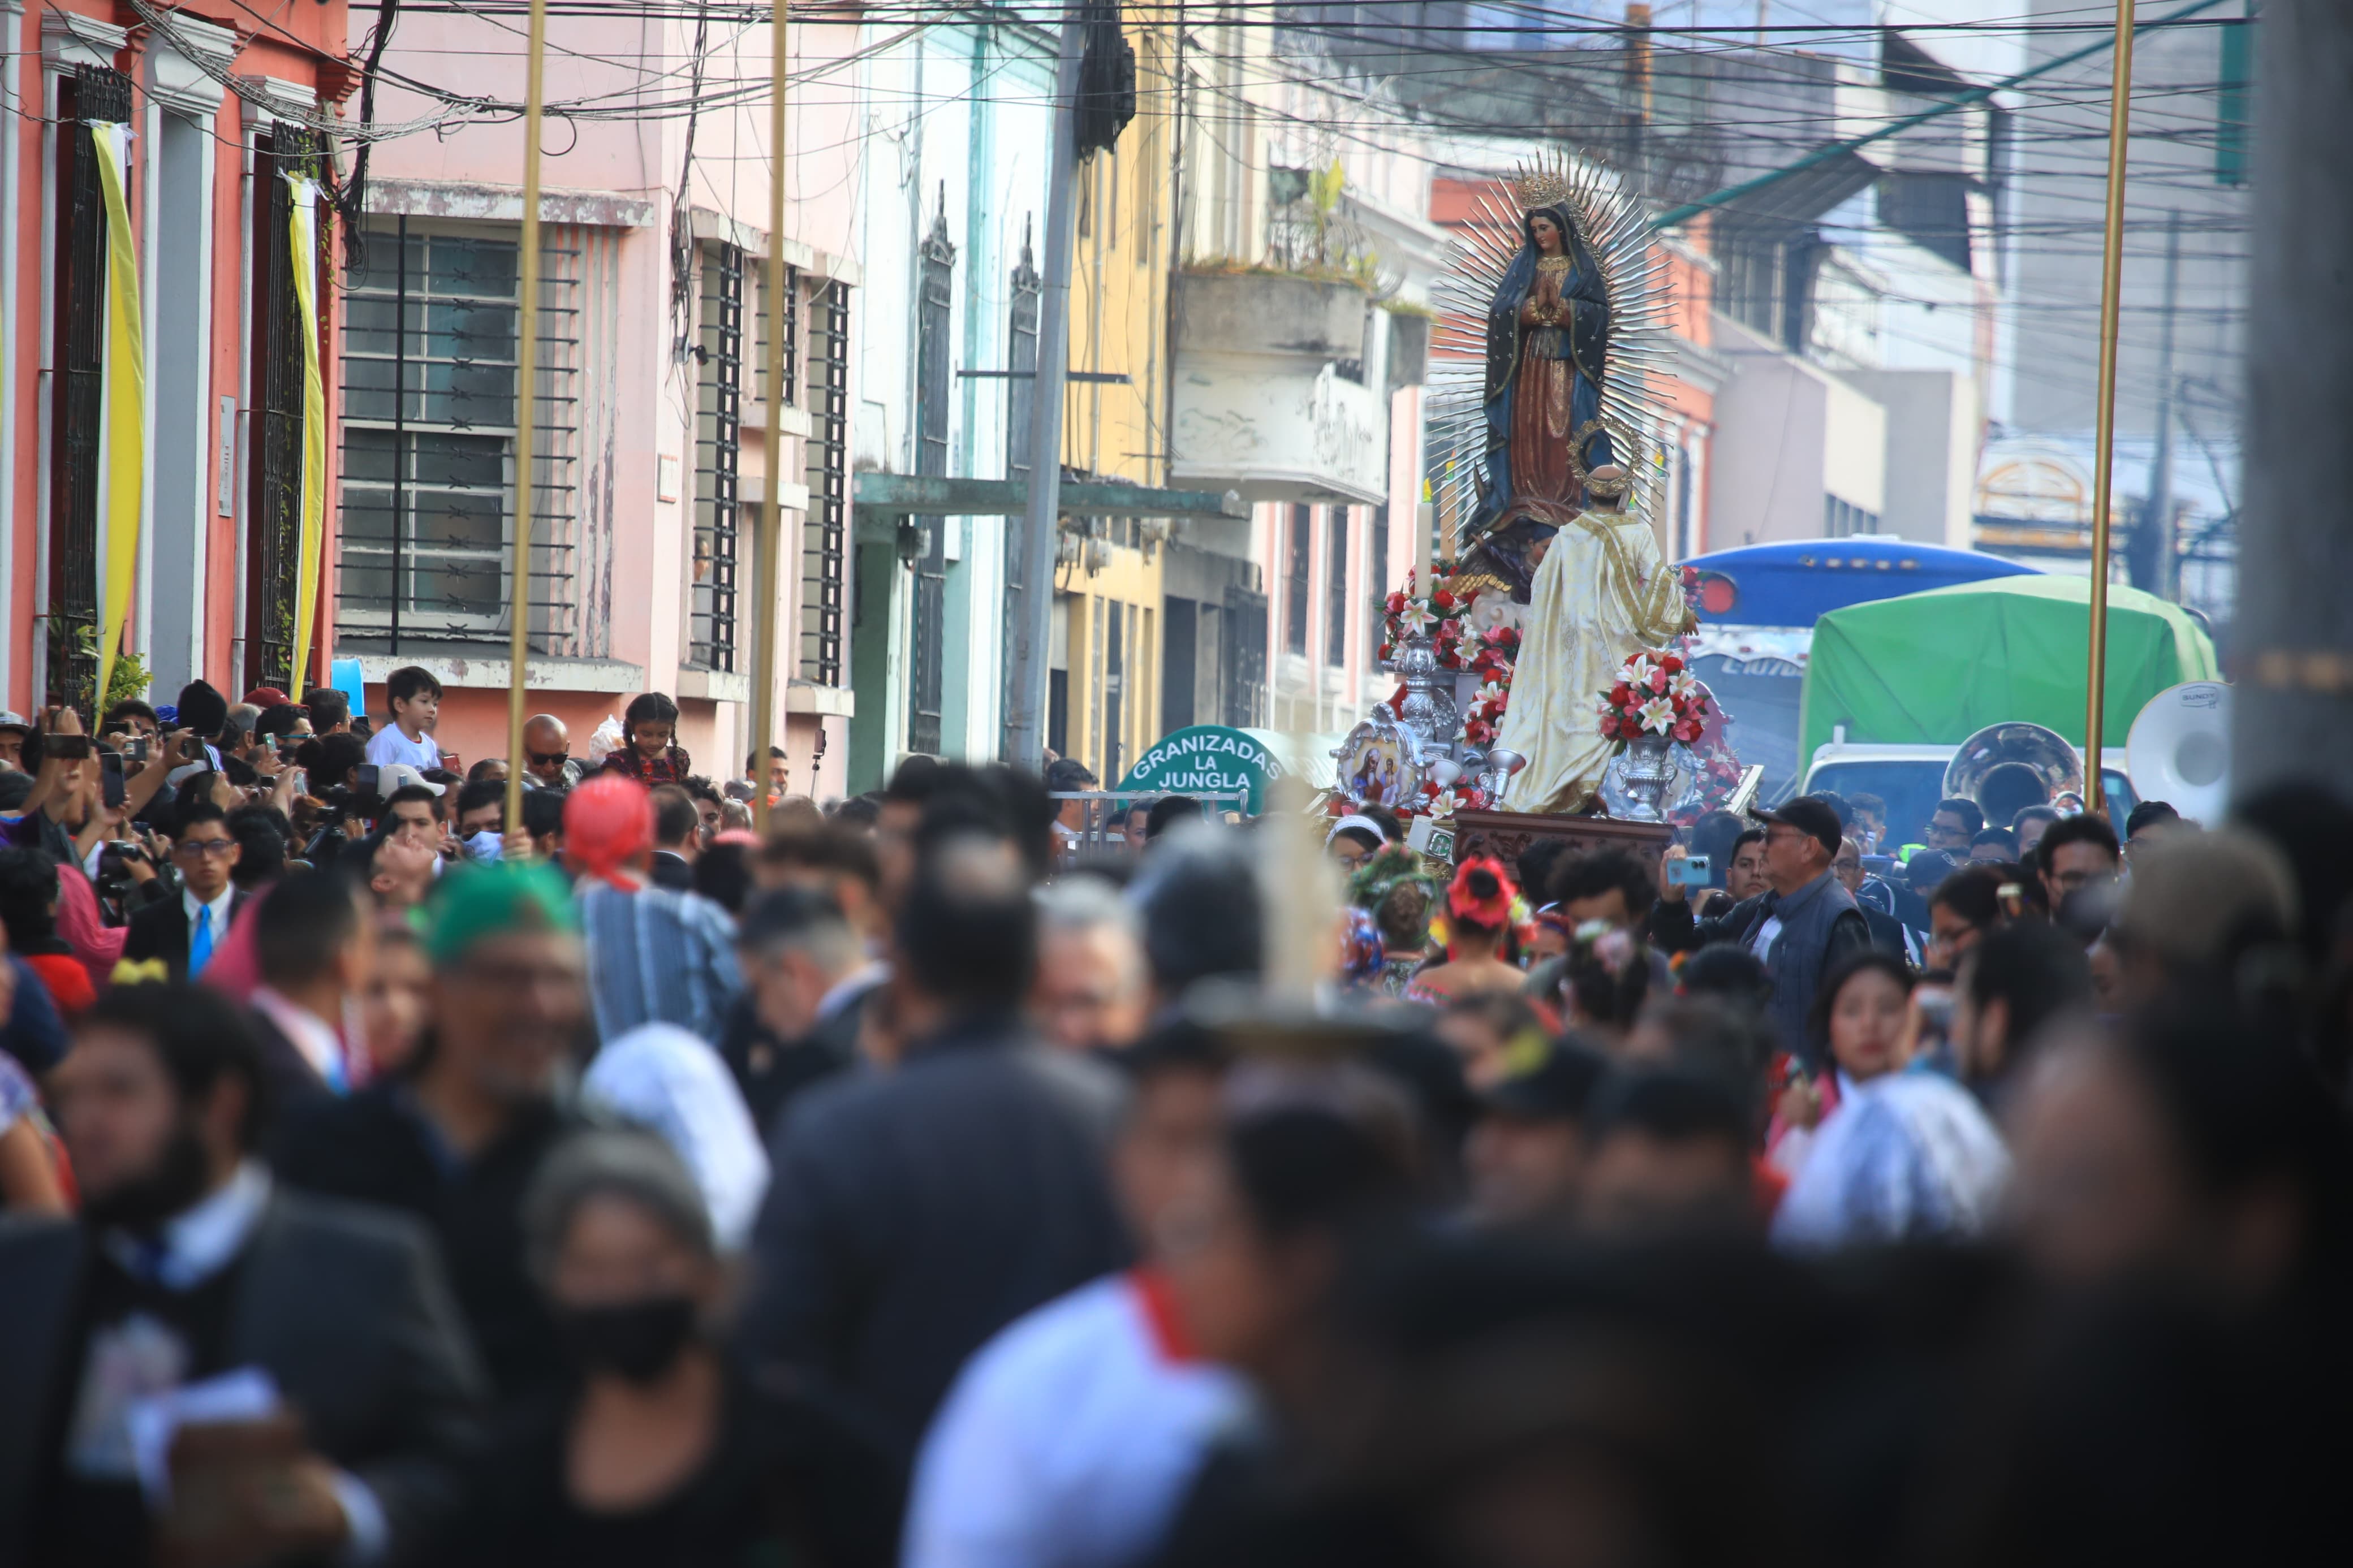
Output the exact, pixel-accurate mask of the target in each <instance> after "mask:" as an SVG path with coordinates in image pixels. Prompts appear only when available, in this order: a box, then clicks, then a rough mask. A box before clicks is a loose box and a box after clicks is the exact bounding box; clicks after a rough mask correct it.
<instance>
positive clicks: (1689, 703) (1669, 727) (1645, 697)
mask: <svg viewBox="0 0 2353 1568" xmlns="http://www.w3.org/2000/svg"><path fill="white" fill-rule="evenodd" d="M1599 710H1600V713H1601V733H1602V735H1603V737H1604V738H1605V739H1608V740H1612V741H1616V742H1618V744H1619V746H1620V749H1621V750H1622V749H1623V748H1624V746H1625V744H1626V742H1629V741H1632V740H1637V739H1639V738H1641V737H1642V736H1646V735H1658V736H1662V737H1663V738H1665V739H1667V740H1670V741H1681V742H1683V744H1685V745H1690V744H1691V743H1692V742H1694V741H1696V740H1698V739H1699V736H1700V731H1702V730H1703V729H1704V728H1705V727H1706V725H1707V715H1708V701H1707V694H1706V692H1705V691H1704V690H1702V689H1700V687H1699V683H1698V681H1697V680H1695V679H1693V676H1692V672H1691V668H1690V667H1689V666H1688V665H1686V664H1685V663H1684V662H1683V657H1682V656H1681V655H1679V654H1672V653H1662V652H1660V651H1658V650H1656V649H1650V648H1646V649H1644V650H1643V651H1642V652H1641V653H1638V654H1636V655H1635V656H1634V657H1633V658H1630V659H1628V660H1627V661H1626V662H1625V663H1624V664H1623V665H1621V666H1620V668H1619V670H1618V676H1617V682H1616V684H1615V685H1613V686H1611V687H1610V688H1609V690H1607V691H1605V692H1603V693H1601V700H1600V702H1599Z"/></svg>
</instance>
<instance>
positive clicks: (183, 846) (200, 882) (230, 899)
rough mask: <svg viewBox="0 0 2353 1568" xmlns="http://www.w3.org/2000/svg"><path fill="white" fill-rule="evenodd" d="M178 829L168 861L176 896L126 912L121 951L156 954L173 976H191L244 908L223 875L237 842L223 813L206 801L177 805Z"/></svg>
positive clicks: (137, 956)
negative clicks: (174, 874) (128, 926)
mask: <svg viewBox="0 0 2353 1568" xmlns="http://www.w3.org/2000/svg"><path fill="white" fill-rule="evenodd" d="M179 816H180V821H179V833H178V836H177V837H174V839H173V841H172V865H173V866H174V868H175V869H177V870H178V871H179V873H180V896H179V897H178V898H176V899H158V900H155V901H154V902H153V903H151V904H148V905H147V906H145V907H144V908H142V909H141V910H139V911H138V912H137V913H135V914H133V915H132V917H131V930H130V933H129V934H128V935H127V936H125V937H124V938H123V942H122V956H123V957H125V958H127V959H131V960H133V961H143V960H146V959H151V958H160V959H162V960H163V961H164V965H165V967H166V968H168V969H169V970H170V971H171V974H172V978H173V979H174V980H194V979H195V978H196V976H198V975H199V974H202V973H204V970H205V965H206V964H207V963H211V962H212V959H213V954H214V953H216V952H219V951H220V950H221V948H222V947H223V946H224V945H225V944H226V943H227V941H228V931H229V927H230V925H231V924H233V923H234V922H235V921H236V920H237V915H238V913H239V912H240V911H242V910H244V908H245V894H244V893H242V892H240V891H239V890H238V889H237V888H236V887H235V886H234V885H232V884H231V883H230V881H229V879H228V874H229V871H230V869H231V868H233V867H235V866H236V865H237V840H236V838H235V837H232V836H231V835H230V833H229V830H228V818H227V815H226V814H225V813H224V812H222V810H221V808H220V807H219V806H217V805H214V804H213V803H212V802H210V801H192V802H190V803H189V804H187V805H184V806H182V807H181V808H180V813H179Z"/></svg>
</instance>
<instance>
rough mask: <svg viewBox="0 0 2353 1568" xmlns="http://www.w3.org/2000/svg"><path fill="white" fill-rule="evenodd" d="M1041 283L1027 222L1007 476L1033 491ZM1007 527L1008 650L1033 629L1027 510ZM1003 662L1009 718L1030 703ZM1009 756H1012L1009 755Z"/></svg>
mask: <svg viewBox="0 0 2353 1568" xmlns="http://www.w3.org/2000/svg"><path fill="white" fill-rule="evenodd" d="M1039 291H1040V285H1039V277H1038V268H1037V267H1036V266H1035V264H1034V262H1033V258H1032V257H1031V255H1030V249H1029V230H1028V228H1027V227H1026V226H1025V227H1024V228H1023V230H1022V234H1021V259H1020V261H1019V262H1018V263H1017V264H1016V265H1015V267H1014V268H1013V279H1012V294H1011V304H1010V305H1009V306H1008V310H1007V318H1006V344H1007V349H1008V360H1007V368H1008V369H1009V370H1011V371H1012V373H1013V376H1012V379H1011V380H1009V381H1008V382H1007V383H1006V387H1007V395H1006V405H1007V407H1006V419H1005V477H1006V478H1007V479H1011V480H1012V481H1013V482H1014V483H1015V484H1017V485H1019V486H1020V487H1021V488H1022V492H1023V494H1025V495H1026V494H1028V492H1029V436H1030V430H1029V419H1030V410H1031V409H1032V408H1033V407H1035V406H1036V399H1037V395H1038V382H1037V375H1038V300H1039ZM1006 521H1007V523H1008V527H1007V528H1006V531H1005V540H1006V551H1005V638H1004V641H1003V642H1002V643H1001V644H1000V645H999V646H1000V647H1003V648H1005V649H1006V650H1007V651H1008V654H1009V653H1010V651H1011V650H1012V648H1013V647H1015V646H1016V645H1017V644H1018V642H1019V640H1020V639H1021V638H1023V637H1030V636H1032V635H1034V633H1035V631H1036V628H1035V627H1033V626H1031V625H1030V622H1029V615H1030V612H1029V585H1028V584H1027V582H1026V581H1025V580H1024V578H1023V576H1022V573H1023V572H1024V571H1025V570H1026V569H1027V563H1028V561H1029V519H1028V518H1027V517H1026V516H1022V517H1013V518H1008V519H1007V520H1006ZM1035 656H1036V657H1037V658H1040V659H1043V658H1045V657H1046V654H1045V650H1044V649H1042V648H1040V649H1038V650H1036V655H1035ZM1004 663H1005V678H1004V679H1005V687H1004V696H1003V711H1004V714H1005V716H1006V717H1008V719H1009V718H1010V717H1011V716H1012V715H1014V714H1016V713H1018V712H1020V711H1021V710H1022V709H1023V708H1024V707H1025V706H1026V705H1027V704H1028V703H1029V693H1028V692H1026V691H1016V690H1015V689H1013V679H1014V677H1015V675H1016V674H1018V670H1017V669H1016V668H1015V666H1014V661H1013V659H1012V658H1009V657H1008V658H1006V659H1005V661H1004ZM1012 740H1013V731H1011V730H1010V729H1009V728H1008V730H1007V731H1006V742H1007V743H1008V745H1009V744H1011V743H1012ZM1010 760H1011V759H1010V757H1008V761H1010Z"/></svg>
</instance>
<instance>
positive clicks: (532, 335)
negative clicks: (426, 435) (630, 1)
mask: <svg viewBox="0 0 2353 1568" xmlns="http://www.w3.org/2000/svg"><path fill="white" fill-rule="evenodd" d="M524 47H525V49H526V50H527V51H528V53H527V58H525V60H524V62H523V110H522V137H523V141H522V257H521V258H518V259H519V261H520V263H521V264H520V266H519V267H518V268H516V271H517V274H518V278H519V285H518V288H519V296H520V297H519V298H518V300H517V301H516V303H517V305H518V307H519V308H518V309H517V310H516V312H515V316H516V320H515V383H516V386H515V393H516V395H515V486H514V498H515V499H514V566H513V570H512V574H511V578H510V582H509V584H508V605H507V615H508V616H509V618H510V619H511V620H512V623H513V627H512V631H511V633H510V634H509V636H508V639H507V812H506V826H507V831H508V832H510V833H512V832H513V831H514V830H515V829H516V828H518V827H521V826H522V779H523V772H522V768H523V754H522V710H523V689H524V686H525V684H526V682H525V679H524V676H525V672H526V670H527V668H528V666H529V663H530V658H531V509H532V507H533V503H534V502H535V500H537V496H538V487H537V486H536V485H535V484H534V483H533V473H532V455H533V445H534V442H535V439H536V437H537V436H538V433H539V121H540V115H541V110H543V107H544V106H545V101H546V71H545V64H546V58H547V0H531V37H530V42H529V43H527V44H526V45H525V46H524Z"/></svg>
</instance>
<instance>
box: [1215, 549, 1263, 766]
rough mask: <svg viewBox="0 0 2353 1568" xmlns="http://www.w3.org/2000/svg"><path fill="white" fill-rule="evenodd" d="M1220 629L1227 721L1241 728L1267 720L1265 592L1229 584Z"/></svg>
mask: <svg viewBox="0 0 2353 1568" xmlns="http://www.w3.org/2000/svg"><path fill="white" fill-rule="evenodd" d="M1219 618H1220V619H1221V620H1223V621H1224V623H1225V624H1224V626H1222V627H1221V628H1220V629H1221V631H1222V634H1223V643H1224V646H1223V647H1220V648H1219V660H1218V671H1219V681H1220V683H1221V685H1222V687H1223V689H1222V690H1221V691H1220V692H1219V706H1220V709H1221V710H1222V711H1223V712H1224V714H1225V722H1226V723H1228V724H1229V725H1232V726H1233V727H1234V728H1236V729H1238V730H1246V729H1249V728H1250V726H1252V725H1254V724H1263V723H1265V722H1266V595H1264V594H1261V593H1257V592H1254V591H1252V590H1251V589H1249V588H1244V587H1241V586H1240V585H1239V584H1231V583H1229V584H1227V585H1226V613H1225V614H1224V616H1221V617H1219Z"/></svg>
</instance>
